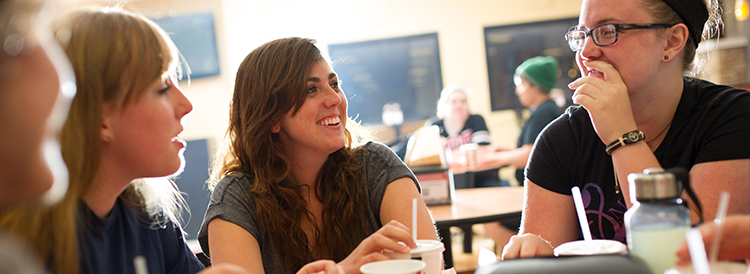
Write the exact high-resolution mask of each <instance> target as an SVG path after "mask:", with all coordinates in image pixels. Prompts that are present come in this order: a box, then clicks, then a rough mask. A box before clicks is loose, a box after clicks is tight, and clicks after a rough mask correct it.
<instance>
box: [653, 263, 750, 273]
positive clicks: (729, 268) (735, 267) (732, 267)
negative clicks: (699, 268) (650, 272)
mask: <svg viewBox="0 0 750 274" xmlns="http://www.w3.org/2000/svg"><path fill="white" fill-rule="evenodd" d="M709 268H710V269H711V274H745V273H750V272H748V271H749V270H748V266H747V265H746V264H743V263H740V262H727V261H724V262H715V263H712V264H710V265H709ZM693 273H695V271H694V270H693V265H688V266H682V267H680V266H675V267H673V268H670V269H667V270H666V271H664V274H693Z"/></svg>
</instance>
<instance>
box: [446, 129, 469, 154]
mask: <svg viewBox="0 0 750 274" xmlns="http://www.w3.org/2000/svg"><path fill="white" fill-rule="evenodd" d="M473 134H474V131H473V130H471V129H467V130H464V131H461V133H459V134H458V136H448V138H447V142H446V147H448V148H450V149H457V148H458V147H460V146H461V145H463V144H468V143H471V135H473Z"/></svg>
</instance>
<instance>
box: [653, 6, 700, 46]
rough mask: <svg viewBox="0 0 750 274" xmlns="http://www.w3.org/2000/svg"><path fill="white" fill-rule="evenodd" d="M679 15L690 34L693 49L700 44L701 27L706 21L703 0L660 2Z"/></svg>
mask: <svg viewBox="0 0 750 274" xmlns="http://www.w3.org/2000/svg"><path fill="white" fill-rule="evenodd" d="M662 1H664V3H667V5H669V7H671V8H672V9H673V10H674V11H676V12H677V14H678V15H680V18H682V21H684V22H685V25H686V26H687V28H688V31H689V32H690V39H693V43H695V47H696V48H697V47H698V44H699V43H700V42H701V35H702V34H703V25H704V24H705V23H706V21H707V20H708V9H706V4H705V3H703V0H662Z"/></svg>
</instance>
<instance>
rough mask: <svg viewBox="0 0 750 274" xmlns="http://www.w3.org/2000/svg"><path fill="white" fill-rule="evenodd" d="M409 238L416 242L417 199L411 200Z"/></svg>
mask: <svg viewBox="0 0 750 274" xmlns="http://www.w3.org/2000/svg"><path fill="white" fill-rule="evenodd" d="M411 237H412V238H414V242H416V241H417V198H414V199H411Z"/></svg>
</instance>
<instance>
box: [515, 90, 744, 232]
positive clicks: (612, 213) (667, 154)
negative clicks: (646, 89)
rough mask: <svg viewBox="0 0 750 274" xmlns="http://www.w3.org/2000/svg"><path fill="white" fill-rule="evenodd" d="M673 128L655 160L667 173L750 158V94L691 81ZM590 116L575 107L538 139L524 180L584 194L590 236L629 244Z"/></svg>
mask: <svg viewBox="0 0 750 274" xmlns="http://www.w3.org/2000/svg"><path fill="white" fill-rule="evenodd" d="M684 82H685V84H684V88H683V93H682V99H681V100H680V103H679V105H678V107H677V111H676V112H675V116H674V118H673V120H672V126H671V127H670V128H669V131H668V132H667V135H666V136H665V137H664V140H663V141H662V143H661V145H659V147H658V148H657V150H656V152H655V153H654V155H655V156H656V159H657V160H658V161H659V163H661V165H662V167H664V168H671V167H676V166H680V167H683V168H685V169H687V170H690V168H691V167H692V166H693V165H695V164H698V163H704V162H712V161H722V160H734V159H745V158H750V145H747V140H750V92H748V91H746V90H740V89H736V88H733V87H728V86H722V85H715V84H713V83H710V82H707V81H703V80H698V79H693V78H687V77H685V79H684ZM604 149H605V144H604V143H602V141H601V140H600V139H599V137H598V136H597V135H596V132H595V131H594V128H593V127H592V125H591V120H590V119H589V116H588V112H587V111H586V110H585V109H584V108H582V107H580V106H572V107H570V108H568V109H567V110H566V112H565V113H564V114H563V115H562V116H561V117H560V118H559V119H557V120H555V121H554V122H553V123H551V124H550V125H549V126H548V127H547V128H545V129H544V131H543V132H542V134H541V135H540V136H539V138H538V139H537V141H536V143H535V145H534V149H533V150H532V153H531V156H530V159H529V163H528V165H527V167H526V175H527V177H528V178H529V180H530V181H532V182H534V183H535V184H537V185H539V186H541V187H543V188H545V189H547V190H550V191H553V192H556V193H560V194H565V195H571V192H570V189H571V188H572V187H573V186H578V187H579V188H581V194H582V196H583V200H584V204H586V212H587V214H586V215H587V217H588V220H589V221H590V222H591V224H590V228H591V234H592V236H593V237H594V238H597V239H615V240H619V241H621V242H625V229H624V225H623V223H624V213H625V211H626V210H627V207H626V206H625V201H624V200H623V196H622V194H616V193H615V179H614V178H615V177H614V171H613V167H612V158H611V157H610V156H609V155H607V153H605V152H604Z"/></svg>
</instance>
